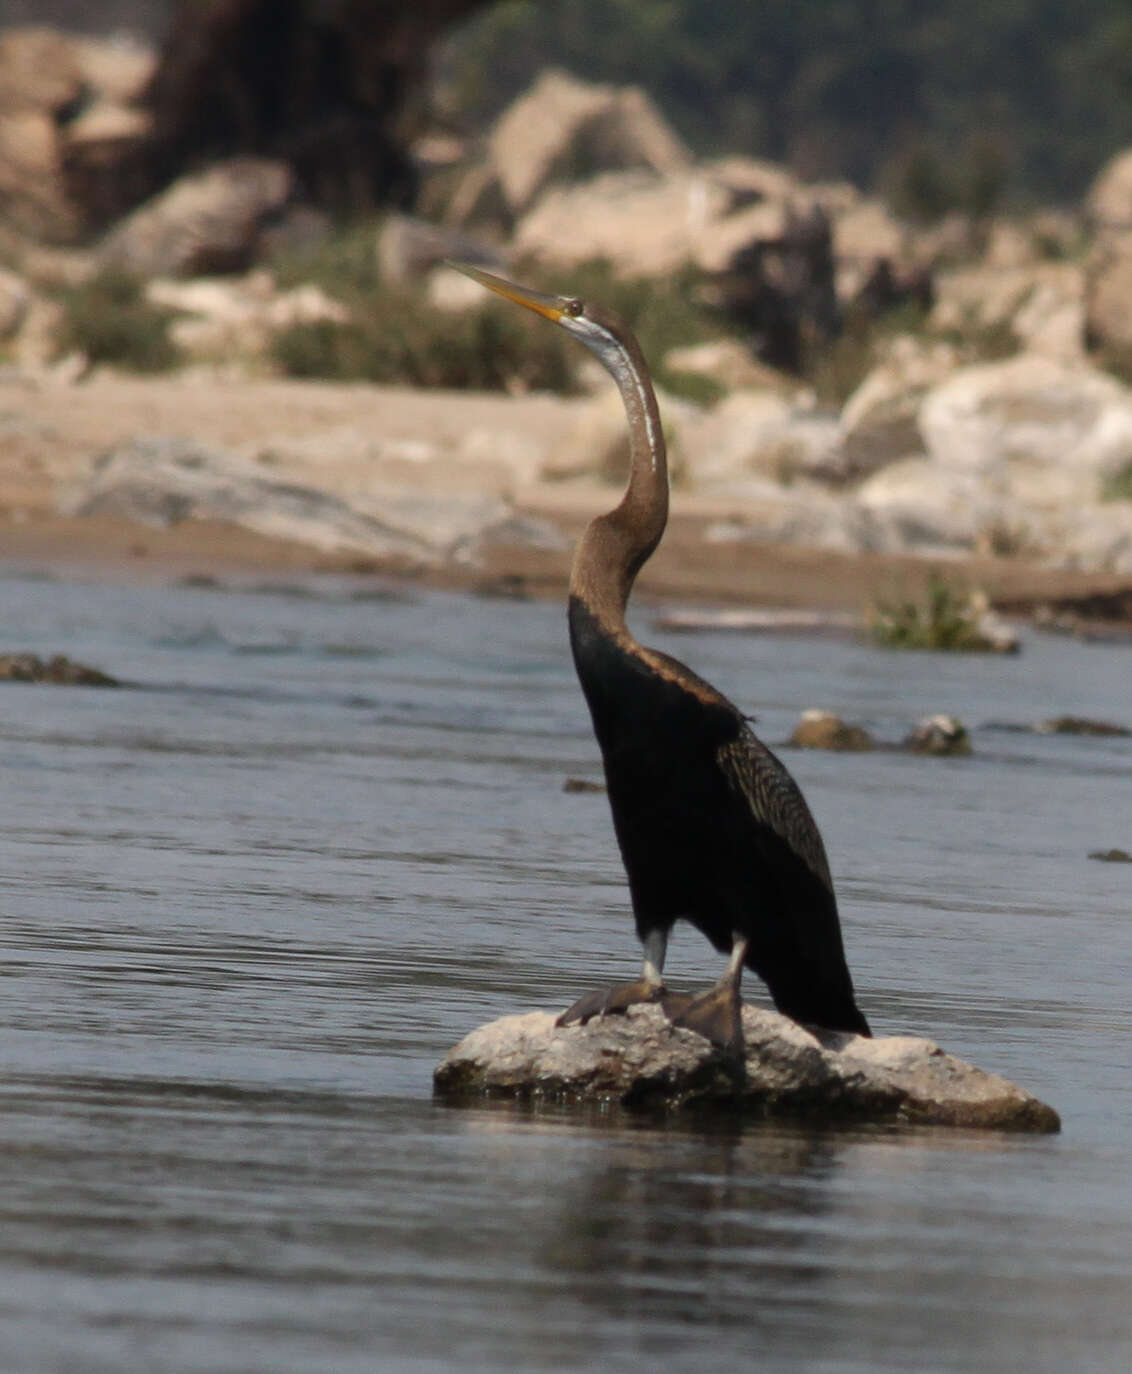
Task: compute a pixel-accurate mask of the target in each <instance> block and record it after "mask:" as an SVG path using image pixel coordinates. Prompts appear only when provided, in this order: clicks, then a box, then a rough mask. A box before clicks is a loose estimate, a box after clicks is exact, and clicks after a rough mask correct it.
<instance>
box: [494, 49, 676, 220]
mask: <svg viewBox="0 0 1132 1374" xmlns="http://www.w3.org/2000/svg"><path fill="white" fill-rule="evenodd" d="M488 147H489V153H490V157H491V161H492V165H493V166H494V168H495V170H496V172H497V173H498V176H499V179H500V182H501V184H502V186H503V190H504V193H505V194H506V197H507V200H508V202H509V204H510V206H511V208H512V209H513V210H514V211H516V212H517V213H521V212H522V211H524V210H525V209H526V208H527V207H528V206H530V205H531V204H532V203H533V201H534V200H535V198H536V197H537V196H538V194H539V193H540V192H541V191H542V190H544V189H545V187H546V186H547V185H548V184H549V183H550V182H551V181H553V180H555V179H563V178H569V177H572V174H573V172H574V169H575V167H577V166H579V165H583V166H587V167H588V168H589V169H590V171H591V172H592V171H598V170H605V169H608V170H614V169H615V170H626V169H630V168H645V169H648V170H650V171H653V172H658V173H661V174H664V175H667V174H670V173H674V172H680V171H682V170H684V169H685V168H687V167H688V166H689V165H690V163H691V158H690V156H689V154H688V152H687V149H686V148H685V147H684V145H683V144H682V143H681V142H680V140H679V139H678V138H677V136H676V135H675V134H674V133H673V131H672V130H671V129H670V128H669V127H668V125H667V124H666V123H665V122H664V119H663V118H662V116H661V115H660V113H659V111H658V110H657V109H656V107H655V106H654V105H653V104H652V102H651V101H650V100H649V99H648V97H647V96H646V95H645V94H644V92H643V91H640V90H637V89H636V88H633V87H627V88H620V89H618V88H616V87H613V86H598V85H593V84H591V83H590V82H586V81H580V80H578V79H577V78H576V77H573V76H570V75H569V74H568V73H567V72H564V71H558V70H553V69H552V70H550V71H545V72H543V73H542V75H541V76H540V77H539V78H538V80H537V81H536V82H535V84H534V85H533V86H532V87H531V89H530V90H529V91H527V92H526V93H525V94H524V95H522V96H520V97H519V98H518V99H517V100H516V101H515V102H514V103H513V104H512V105H510V106H509V107H508V109H507V110H506V111H505V112H504V113H503V114H502V115H501V116H500V118H499V120H498V122H497V123H496V125H495V128H494V129H493V130H492V132H491V134H490V136H489V140H488Z"/></svg>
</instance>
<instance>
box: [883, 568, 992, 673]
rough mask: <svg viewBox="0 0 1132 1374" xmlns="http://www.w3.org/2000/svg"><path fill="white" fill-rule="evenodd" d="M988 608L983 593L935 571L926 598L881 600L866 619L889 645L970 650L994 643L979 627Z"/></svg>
mask: <svg viewBox="0 0 1132 1374" xmlns="http://www.w3.org/2000/svg"><path fill="white" fill-rule="evenodd" d="M985 610H986V597H985V596H984V595H983V594H982V593H980V592H965V591H959V590H957V589H956V588H955V587H953V586H951V584H950V583H948V582H947V581H945V579H944V578H942V577H940V575H939V574H938V573H932V575H931V576H930V577H929V579H928V585H927V598H926V600H925V601H919V600H908V599H902V600H895V601H878V602H876V603H874V604H873V605H872V606H870V607H869V610H868V615H867V617H866V619H867V623H868V627H869V631H870V633H871V634H872V637H873V639H874V640H875V642H876V643H877V644H881V645H883V646H884V647H885V648H887V649H947V650H953V651H959V652H968V653H969V652H977V651H983V650H987V649H991V648H993V647H994V646H993V645H992V644H991V643H990V642H989V641H988V639H987V638H986V636H985V635H984V634H983V633H982V631H981V629H980V628H979V621H980V619H981V617H982V615H983V613H984V611H985Z"/></svg>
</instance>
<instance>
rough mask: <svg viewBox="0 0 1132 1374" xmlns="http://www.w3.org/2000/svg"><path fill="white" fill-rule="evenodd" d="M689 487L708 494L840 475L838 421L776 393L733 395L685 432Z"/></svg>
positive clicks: (692, 422)
mask: <svg viewBox="0 0 1132 1374" xmlns="http://www.w3.org/2000/svg"><path fill="white" fill-rule="evenodd" d="M682 435H683V439H684V443H685V446H686V450H687V454H688V475H689V479H690V481H691V482H692V483H693V484H694V485H695V486H696V487H701V488H704V489H713V488H715V487H717V486H719V484H721V483H727V482H734V481H735V480H737V479H739V480H742V479H745V478H748V477H751V476H761V477H767V478H771V479H774V480H775V481H783V480H787V479H793V478H795V477H799V476H802V477H806V476H819V477H820V476H826V475H828V474H829V473H835V472H837V471H839V470H840V466H841V461H840V455H839V450H840V444H841V429H840V426H839V424H838V421H837V419H836V418H835V417H834V416H832V415H824V414H821V413H820V412H817V411H815V410H813V409H811V408H809V407H808V406H806V405H799V404H796V403H794V402H792V401H791V400H789V399H788V398H787V397H785V396H784V395H782V394H780V393H779V392H777V391H749V390H745V389H744V390H739V391H733V392H731V394H730V395H728V396H725V397H724V398H723V400H722V401H720V402H719V404H718V405H717V406H715V407H714V408H713V409H712V410H710V411H707V412H701V413H700V414H699V415H698V416H691V417H689V419H688V421H687V423H686V424H685V426H684V427H683V431H682Z"/></svg>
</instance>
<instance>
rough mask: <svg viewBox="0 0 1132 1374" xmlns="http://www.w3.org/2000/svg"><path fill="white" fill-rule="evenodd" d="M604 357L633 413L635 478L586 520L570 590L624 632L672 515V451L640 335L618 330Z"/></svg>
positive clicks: (631, 469)
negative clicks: (612, 503)
mask: <svg viewBox="0 0 1132 1374" xmlns="http://www.w3.org/2000/svg"><path fill="white" fill-rule="evenodd" d="M600 356H601V359H602V362H603V363H604V364H605V366H606V368H607V369H608V371H609V372H610V374H611V375H612V377H613V379H614V381H615V382H616V383H617V387H618V390H619V391H620V392H621V399H622V400H623V401H624V403H625V414H626V417H627V419H628V421H629V483H628V486H627V487H626V488H625V495H624V496H623V497H622V498H621V501H620V503H619V504H618V505H617V506H616V507H614V509H613V510H611V511H609V512H608V514H606V515H599V516H598V517H597V518H596V519H595V520H591V521H590V523H589V525H587V526H586V530H585V533H584V534H583V535H582V538H581V540H580V541H579V543H578V548H577V551H576V553H575V555H574V566H573V570H572V572H571V575H570V595H571V596H572V597H577V598H578V599H580V600H581V601H582V602H584V603H585V605H586V606H587V607H588V609H589V610H590V612H591V613H592V614H593V615H594V616H595V617H596V618H597V620H598V621H599V622H600V623H601V624H602V626H603V627H604V628H605V629H606V630H607V631H609V632H610V633H612V634H615V635H618V636H620V635H622V634H626V633H627V631H626V628H625V608H626V606H627V605H628V602H629V593H630V592H631V591H632V589H633V582H634V580H635V579H636V576H637V573H638V572H640V570H641V568H642V567H643V566H644V564H645V563H646V562H647V560H648V558H649V557H650V555H651V554H652V553H653V550H654V549H655V548H656V546H657V545H658V544H659V543H660V538H661V535H663V533H664V527H665V525H666V524H667V522H668V458H667V454H666V451H665V445H664V431H663V429H662V428H661V423H660V411H659V410H658V408H657V403H656V393H655V392H654V391H653V386H652V382H651V381H650V379H649V374H648V367H647V366H646V364H645V360H644V357H643V355H642V354H641V350H640V347H639V345H638V344H637V341H636V339H635V338H633V336H632V334H630V333H629V331H628V330H624V329H623V330H620V331H618V336H617V339H616V344H615V346H614V345H612V344H611V345H610V347H609V348H608V349H607V350H606V351H604V352H603V353H602V354H601V355H600Z"/></svg>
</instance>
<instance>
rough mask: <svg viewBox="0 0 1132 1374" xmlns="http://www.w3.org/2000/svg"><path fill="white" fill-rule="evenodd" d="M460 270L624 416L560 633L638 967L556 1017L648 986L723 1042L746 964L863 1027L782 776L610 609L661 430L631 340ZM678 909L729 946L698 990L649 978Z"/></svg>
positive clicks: (743, 728) (584, 312)
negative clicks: (586, 710) (561, 342)
mask: <svg viewBox="0 0 1132 1374" xmlns="http://www.w3.org/2000/svg"><path fill="white" fill-rule="evenodd" d="M461 270H462V271H464V272H466V273H467V274H468V275H469V276H471V277H473V278H475V280H477V281H479V282H481V283H482V284H483V285H484V286H486V287H488V288H489V289H490V290H492V291H495V292H497V293H498V294H500V295H502V296H505V297H506V298H508V299H509V300H513V301H515V302H517V303H518V304H519V305H522V306H525V307H527V308H528V309H530V310H533V311H535V312H536V313H537V314H539V315H542V316H543V317H544V318H546V319H549V320H552V321H553V322H554V323H555V324H558V325H559V326H561V327H562V328H563V329H565V330H566V331H567V332H568V333H570V334H571V335H572V336H574V337H575V338H577V339H578V340H579V341H580V342H581V343H583V344H584V345H585V346H586V347H587V348H589V349H590V350H591V351H592V352H593V353H594V354H596V356H597V357H598V358H599V359H600V361H601V363H602V365H603V366H604V367H605V368H606V370H607V371H608V372H609V374H610V376H611V377H612V378H613V379H614V381H615V382H616V383H617V387H618V390H619V391H620V393H621V399H622V401H623V402H624V405H625V415H626V420H627V422H628V427H629V481H628V485H627V486H626V488H625V493H624V495H623V496H622V498H621V500H620V502H619V503H618V505H617V506H616V507H615V508H614V509H613V510H611V511H609V512H607V513H606V514H604V515H598V516H596V517H595V518H594V519H593V520H591V521H590V523H589V524H588V525H587V526H586V528H585V531H584V532H583V534H582V537H581V539H580V540H579V542H578V547H577V550H576V551H575V554H574V566H573V569H572V571H571V574H570V641H571V645H572V647H573V651H574V662H575V664H576V666H577V669H578V677H579V678H580V680H581V684H582V690H583V691H584V692H585V696H586V700H587V702H588V703H589V707H590V714H591V715H592V717H593V723H594V730H595V732H596V734H597V738H598V743H599V745H600V746H601V753H602V758H603V759H604V761H605V776H606V781H607V782H608V785H609V800H610V802H611V804H612V806H613V823H614V827H615V829H616V831H617V839H618V843H619V844H620V846H621V855H622V857H623V859H624V861H625V869H626V872H627V873H628V876H629V888H630V893H631V895H632V900H633V911H634V914H635V916H636V920H637V933H638V934H639V935H640V937H641V941H642V943H643V944H644V966H643V968H642V971H641V977H640V979H639V980H638V981H637V982H635V983H623V984H618V985H616V986H614V987H611V988H604V989H598V990H596V991H594V992H591V993H588V994H586V995H585V996H583V997H580V998H579V999H578V1001H577V1002H575V1003H574V1005H573V1006H571V1007H569V1008H568V1009H567V1010H566V1011H565V1012H563V1014H562V1016H561V1017H560V1018H559V1024H560V1025H572V1024H574V1023H575V1022H583V1023H584V1022H586V1021H588V1020H589V1019H591V1018H592V1017H594V1016H599V1015H605V1014H608V1013H610V1012H620V1011H627V1010H628V1009H629V1008H630V1007H631V1006H633V1005H635V1004H637V1003H640V1002H655V1001H658V1000H659V1001H660V1003H661V1006H662V1007H663V1009H664V1011H665V1014H666V1015H667V1016H669V1018H670V1019H671V1020H672V1021H673V1022H674V1024H676V1025H678V1026H684V1027H686V1028H688V1029H690V1030H694V1031H696V1032H698V1033H699V1034H702V1035H705V1036H707V1037H708V1038H709V1039H710V1040H712V1041H713V1042H714V1043H716V1044H718V1045H721V1046H722V1047H723V1048H725V1049H726V1050H728V1051H729V1052H730V1053H732V1054H735V1055H740V1054H741V1053H742V1050H743V1031H742V998H741V990H740V984H741V977H742V970H743V966H744V965H746V966H747V967H749V968H751V969H753V970H754V972H755V973H757V974H758V975H759V976H760V977H761V978H762V979H763V981H764V982H765V983H766V985H767V987H768V988H769V989H770V993H771V996H772V997H773V998H774V1001H775V1005H776V1006H777V1007H778V1008H779V1010H780V1011H782V1012H785V1013H786V1014H787V1015H788V1016H792V1017H794V1018H795V1019H796V1020H798V1021H801V1022H804V1023H806V1024H809V1025H814V1026H821V1027H826V1028H828V1029H831V1030H845V1031H855V1032H857V1033H858V1034H861V1035H868V1034H869V1027H868V1023H867V1022H866V1021H865V1018H864V1017H863V1016H862V1015H861V1013H860V1011H859V1010H858V1009H857V1004H856V1002H855V1000H854V997H853V983H852V980H851V978H850V977H849V970H848V968H847V967H846V963H845V954H844V950H843V949H842V944H841V927H840V924H839V922H838V919H837V903H836V901H835V899H834V896H833V884H832V882H831V881H830V876H829V864H828V863H827V861H826V857H825V849H824V847H823V846H822V842H821V836H820V834H819V833H818V829H817V826H816V825H815V824H814V821H813V817H812V816H811V815H810V812H809V809H808V807H807V806H806V803H805V801H804V800H803V799H802V794H801V792H800V791H799V790H798V787H797V784H796V783H795V782H794V780H793V778H791V776H790V774H789V773H788V772H787V771H786V769H785V768H783V766H782V764H781V763H779V761H778V759H776V758H775V756H774V755H773V754H772V753H771V752H770V750H769V749H767V748H766V746H765V745H764V744H762V743H761V742H760V741H759V740H758V739H756V737H755V735H754V733H753V731H752V730H751V728H750V726H749V725H748V724H747V721H746V719H745V718H744V716H743V715H742V714H741V713H740V712H739V711H738V710H737V709H736V708H735V707H734V706H733V705H732V704H731V702H729V701H728V700H727V698H726V697H725V696H723V695H721V693H719V692H717V691H716V690H715V688H714V687H712V686H710V685H709V684H708V683H706V682H704V681H703V680H702V679H701V678H698V677H697V676H696V675H695V673H693V672H692V671H691V669H690V668H686V667H685V666H684V665H683V664H682V663H678V662H677V661H676V660H675V659H673V658H669V657H668V656H667V655H665V654H659V653H656V652H655V651H654V650H651V649H647V648H645V647H644V646H642V645H640V644H638V643H637V641H636V640H635V639H634V638H633V636H632V635H631V634H630V633H629V630H628V627H627V626H626V623H625V609H626V606H627V605H628V601H629V595H630V593H631V591H632V588H633V582H634V579H635V578H636V576H637V574H638V573H639V572H640V570H641V568H642V567H643V566H644V564H645V563H646V562H647V561H648V559H649V558H650V557H651V556H652V554H653V553H654V551H655V550H656V547H657V545H658V544H659V543H660V540H661V537H662V536H663V534H664V529H665V525H666V523H667V520H668V461H667V454H666V451H665V443H664V428H663V426H662V424H661V421H660V412H659V409H658V407H657V403H656V393H655V391H654V390H653V386H652V382H651V381H650V379H649V372H648V366H647V364H646V362H645V359H644V356H643V355H642V353H641V349H640V345H639V344H638V343H637V340H636V339H635V338H634V337H633V333H632V331H631V330H630V329H629V328H628V327H627V326H626V325H625V323H624V321H623V320H620V319H618V318H617V316H616V315H614V314H612V313H611V312H610V311H608V310H603V309H602V308H601V307H600V306H596V305H593V304H587V303H586V302H585V301H580V300H577V299H574V298H567V297H564V296H544V295H541V294H539V293H538V292H535V291H530V290H528V289H527V288H525V287H521V286H517V285H516V284H515V283H514V282H508V281H505V280H503V279H502V278H500V277H493V276H491V275H490V274H488V273H486V272H482V271H480V269H479V268H475V267H467V266H465V267H462V268H461ZM681 919H686V920H688V921H691V922H692V924H693V925H695V926H696V927H697V928H698V929H700V930H702V931H703V933H704V934H705V935H706V936H707V937H708V939H709V940H710V941H711V942H712V944H713V945H714V946H715V947H716V948H717V949H719V950H726V951H730V954H731V958H730V961H729V963H728V968H727V971H726V973H724V975H723V976H722V977H721V978H720V979H719V981H718V982H717V984H716V985H715V987H714V988H713V989H712V990H711V991H710V992H708V993H705V994H703V995H701V996H698V997H693V998H689V997H687V996H685V995H682V994H678V993H672V992H671V991H670V990H669V989H667V988H666V987H665V984H664V981H663V968H664V958H665V950H666V947H667V935H668V932H669V930H670V929H671V927H672V926H673V924H674V923H675V922H676V921H678V920H681Z"/></svg>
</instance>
